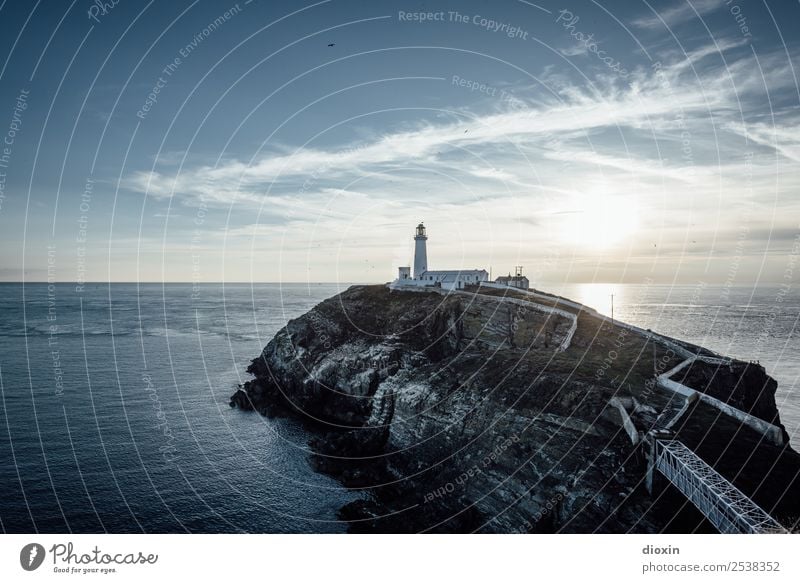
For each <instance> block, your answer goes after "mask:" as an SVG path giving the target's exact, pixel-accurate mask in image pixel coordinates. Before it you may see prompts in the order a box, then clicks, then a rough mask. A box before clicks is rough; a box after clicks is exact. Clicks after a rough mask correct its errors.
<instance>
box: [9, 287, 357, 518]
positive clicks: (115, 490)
mask: <svg viewBox="0 0 800 583" xmlns="http://www.w3.org/2000/svg"><path fill="white" fill-rule="evenodd" d="M337 292H338V288H337V286H332V285H313V286H310V287H309V286H302V285H284V286H278V285H264V286H256V287H252V288H251V286H249V285H238V286H237V285H226V286H224V287H223V286H222V285H202V286H200V287H199V288H197V289H193V288H192V286H191V285H166V286H163V287H162V286H161V285H160V284H158V285H140V286H138V287H137V286H136V285H135V284H133V285H128V284H115V285H111V286H109V285H93V284H92V285H87V286H86V288H85V291H84V292H83V293H82V294H76V293H75V290H74V286H72V285H61V284H57V285H55V286H54V287H52V288H48V286H47V285H46V284H27V285H25V288H24V300H25V304H24V306H25V309H24V311H23V304H22V300H23V288H22V286H21V285H16V284H5V285H0V312H1V313H2V317H0V367H2V369H1V370H2V375H1V379H2V392H1V394H0V397H1V399H0V409H2V411H0V528H2V530H4V531H6V532H20V531H25V532H31V531H40V532H53V531H55V532H104V531H109V532H186V531H188V532H307V531H313V532H341V531H344V530H345V528H346V525H344V524H342V523H340V522H338V521H337V519H336V511H337V510H338V508H340V507H341V506H342V505H344V504H346V503H347V502H348V501H350V500H353V499H355V497H356V496H355V495H354V494H352V493H348V492H347V491H345V490H344V489H343V488H342V486H341V485H339V484H338V483H337V482H336V481H334V480H333V479H331V478H329V477H327V476H324V475H321V474H318V473H315V472H314V471H312V469H311V467H310V466H309V463H308V452H307V441H308V437H309V435H308V434H307V432H306V431H304V430H303V428H302V427H300V425H299V424H298V423H297V422H293V421H291V420H286V419H279V420H269V419H265V418H263V417H261V416H260V415H258V414H255V413H252V414H250V413H243V412H241V411H238V410H234V409H231V408H230V407H229V406H228V398H229V397H230V395H231V394H232V393H233V392H234V390H235V389H236V385H237V383H240V382H242V381H243V380H246V379H247V378H250V377H249V375H247V374H246V373H245V368H246V366H247V364H248V363H249V361H250V360H251V359H252V358H253V357H255V356H257V355H258V354H259V353H260V351H261V348H262V347H263V346H264V344H266V343H267V341H268V339H269V338H271V337H272V336H273V335H274V334H275V332H277V331H278V330H279V329H280V327H281V326H283V325H284V323H285V322H286V320H287V319H288V318H293V317H296V316H298V315H300V314H302V313H304V312H306V311H307V310H308V309H310V308H311V307H312V306H314V305H315V304H317V303H318V302H319V301H321V300H322V299H324V298H326V297H329V296H331V295H334V294H336V293H337ZM51 326H55V328H51Z"/></svg>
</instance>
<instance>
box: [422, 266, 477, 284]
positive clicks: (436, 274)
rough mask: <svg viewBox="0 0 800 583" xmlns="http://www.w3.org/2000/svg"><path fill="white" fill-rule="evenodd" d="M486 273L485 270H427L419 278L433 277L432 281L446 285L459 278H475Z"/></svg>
mask: <svg viewBox="0 0 800 583" xmlns="http://www.w3.org/2000/svg"><path fill="white" fill-rule="evenodd" d="M486 273H488V272H487V271H486V270H485V269H444V270H434V269H429V270H428V271H423V272H422V275H421V276H420V277H422V278H426V277H433V278H434V281H440V282H443V283H448V282H451V281H456V279H457V278H458V277H459V276H462V277H463V276H474V277H477V276H479V275H481V274H486Z"/></svg>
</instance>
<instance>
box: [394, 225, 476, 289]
mask: <svg viewBox="0 0 800 583" xmlns="http://www.w3.org/2000/svg"><path fill="white" fill-rule="evenodd" d="M427 246H428V236H427V234H426V231H425V225H423V224H422V223H420V224H419V225H417V231H416V234H415V235H414V272H413V276H412V274H411V268H410V267H399V268H398V273H397V279H396V280H394V281H393V282H392V287H401V286H409V287H440V288H442V289H446V290H453V289H464V288H465V287H466V286H468V285H479V284H480V282H482V281H489V273H488V272H487V271H486V270H485V269H469V270H464V269H448V270H443V271H434V270H430V269H428V248H427Z"/></svg>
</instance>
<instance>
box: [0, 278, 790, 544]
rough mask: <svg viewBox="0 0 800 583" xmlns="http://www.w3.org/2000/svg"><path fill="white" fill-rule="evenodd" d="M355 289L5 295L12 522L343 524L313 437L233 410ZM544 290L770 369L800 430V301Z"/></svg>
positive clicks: (126, 526) (211, 526)
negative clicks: (282, 352) (238, 393)
mask: <svg viewBox="0 0 800 583" xmlns="http://www.w3.org/2000/svg"><path fill="white" fill-rule="evenodd" d="M343 287H344V286H337V285H334V284H316V285H311V286H308V285H302V284H289V285H287V284H283V285H278V284H263V285H256V286H250V285H225V286H222V285H203V286H200V288H199V289H195V290H193V289H192V286H191V285H183V284H173V285H166V286H162V285H160V284H143V285H139V286H137V285H135V284H114V285H110V286H109V285H93V284H92V285H87V286H86V287H85V290H84V291H83V293H80V294H78V293H76V292H75V290H74V286H72V285H68V284H58V285H56V286H54V287H51V288H48V286H47V285H45V284H27V285H25V287H24V289H23V286H22V285H19V284H4V285H0V313H2V317H0V381H2V382H1V383H0V389H1V390H0V529H1V530H3V531H6V532H20V531H41V532H70V531H72V532H103V531H110V532H184V531H189V532H239V531H246V532H308V531H313V532H340V531H343V530H345V526H344V525H343V524H341V523H339V522H337V520H336V511H337V510H338V508H340V507H341V506H342V505H343V504H346V503H347V502H349V501H351V500H353V499H355V497H356V494H353V493H350V492H347V491H346V490H344V489H343V488H342V487H341V486H340V485H339V484H338V483H337V482H336V481H334V480H333V479H330V478H328V477H326V476H323V475H320V474H317V473H315V472H313V471H312V470H311V468H310V466H309V464H308V451H307V440H308V438H309V434H308V433H307V432H306V431H305V430H304V429H303V428H302V427H300V426H299V425H298V424H297V423H296V422H293V421H291V420H286V419H278V420H270V419H265V418H263V417H261V416H259V415H256V414H244V413H242V412H240V411H235V410H232V409H230V408H229V407H228V397H229V396H230V395H231V393H232V392H233V391H234V390H235V388H236V385H237V384H238V383H240V382H242V381H244V380H246V379H247V378H249V377H248V376H247V375H246V374H245V373H244V369H245V367H246V366H247V364H248V363H249V361H250V360H251V359H252V358H253V357H254V356H256V355H257V354H258V353H259V352H260V350H261V348H262V347H263V345H264V344H266V343H267V341H268V340H269V339H270V338H271V337H272V336H273V335H274V334H275V332H277V331H278V330H279V329H280V327H281V326H283V325H284V323H285V322H286V320H287V319H290V318H294V317H296V316H299V315H300V314H302V313H304V312H306V311H307V310H308V309H309V308H311V307H312V306H313V305H315V304H317V303H318V302H319V301H321V300H322V299H324V298H326V297H329V296H331V295H334V294H336V293H338V291H340V290H341V289H343ZM542 287H543V288H544V289H546V291H550V292H553V293H557V294H561V295H564V296H566V297H570V298H573V299H575V300H577V301H580V302H583V303H586V304H588V305H590V306H593V307H595V308H597V309H598V310H600V311H602V312H605V313H610V308H611V305H610V303H611V294H612V293H614V294H615V297H614V310H615V316H616V317H617V318H619V319H621V320H625V321H628V322H631V323H634V324H637V325H639V326H642V327H645V328H652V329H653V330H657V331H659V332H662V333H665V334H668V335H671V336H676V337H679V338H682V339H685V340H688V341H690V342H694V343H697V344H702V345H704V346H707V347H709V348H711V349H713V350H716V351H718V352H721V353H724V354H728V355H732V356H736V357H740V358H745V359H752V360H760V361H761V363H762V364H764V365H765V366H766V368H767V371H768V372H769V373H770V374H772V375H773V376H774V377H775V378H776V379H777V380H778V382H779V389H778V403H779V407H780V409H781V414H782V417H783V419H784V422H785V424H786V425H787V428H788V430H789V432H790V434H795V433H796V432H797V431H798V430H799V429H800V395H798V394H797V391H795V390H794V388H795V387H796V385H797V383H798V375H800V346H799V345H798V342H797V324H798V315H799V314H800V297H798V294H797V293H796V292H791V293H782V290H781V289H780V288H778V287H774V288H772V287H759V288H758V289H757V290H756V291H755V292H754V290H753V289H750V288H728V289H725V288H722V287H713V286H701V287H698V286H670V287H667V286H630V285H628V286H625V285H617V286H607V285H603V284H591V285H580V286H572V285H571V286H550V287H546V286H542ZM23 300H24V303H23ZM23 306H24V307H23ZM793 441H794V442H795V444H796V443H797V442H798V439H797V438H795V439H794V440H793Z"/></svg>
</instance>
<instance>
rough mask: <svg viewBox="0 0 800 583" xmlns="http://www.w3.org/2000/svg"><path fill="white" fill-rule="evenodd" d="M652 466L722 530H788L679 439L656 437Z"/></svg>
mask: <svg viewBox="0 0 800 583" xmlns="http://www.w3.org/2000/svg"><path fill="white" fill-rule="evenodd" d="M652 457H653V459H652V464H653V465H652V467H653V468H654V469H655V470H657V471H658V472H659V473H661V474H662V475H663V476H664V477H665V478H666V479H667V480H669V481H670V483H672V484H673V485H674V486H675V487H676V488H677V489H678V490H680V491H681V492H682V493H683V495H684V496H686V498H687V499H688V500H689V501H690V502H691V503H692V504H694V505H695V506H696V507H697V509H698V510H699V511H700V512H702V513H703V515H705V517H706V518H707V519H708V520H709V521H710V522H711V523H712V524H713V525H714V526H715V527H716V528H717V530H719V531H720V532H722V533H786V532H788V531H787V530H786V529H785V528H783V527H782V526H781V525H780V524H779V523H778V522H777V521H776V520H775V519H774V518H772V517H771V516H770V515H769V514H767V513H766V512H765V511H764V510H763V509H761V507H759V506H758V505H757V504H756V503H755V502H753V501H752V500H751V499H750V498H748V497H747V496H745V495H744V494H743V493H742V491H741V490H739V489H738V488H737V487H736V486H734V485H733V484H731V483H730V482H729V481H728V480H726V479H725V478H723V477H722V476H721V475H720V474H719V473H718V472H717V471H716V470H715V469H714V468H712V467H711V466H710V465H708V464H707V463H706V462H704V461H703V460H702V459H701V458H700V457H699V456H698V455H697V454H696V453H695V452H693V451H692V450H691V449H689V448H688V447H686V446H685V445H684V444H683V443H681V442H680V441H676V440H671V439H667V440H661V439H656V440H655V442H654V451H653V452H652Z"/></svg>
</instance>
